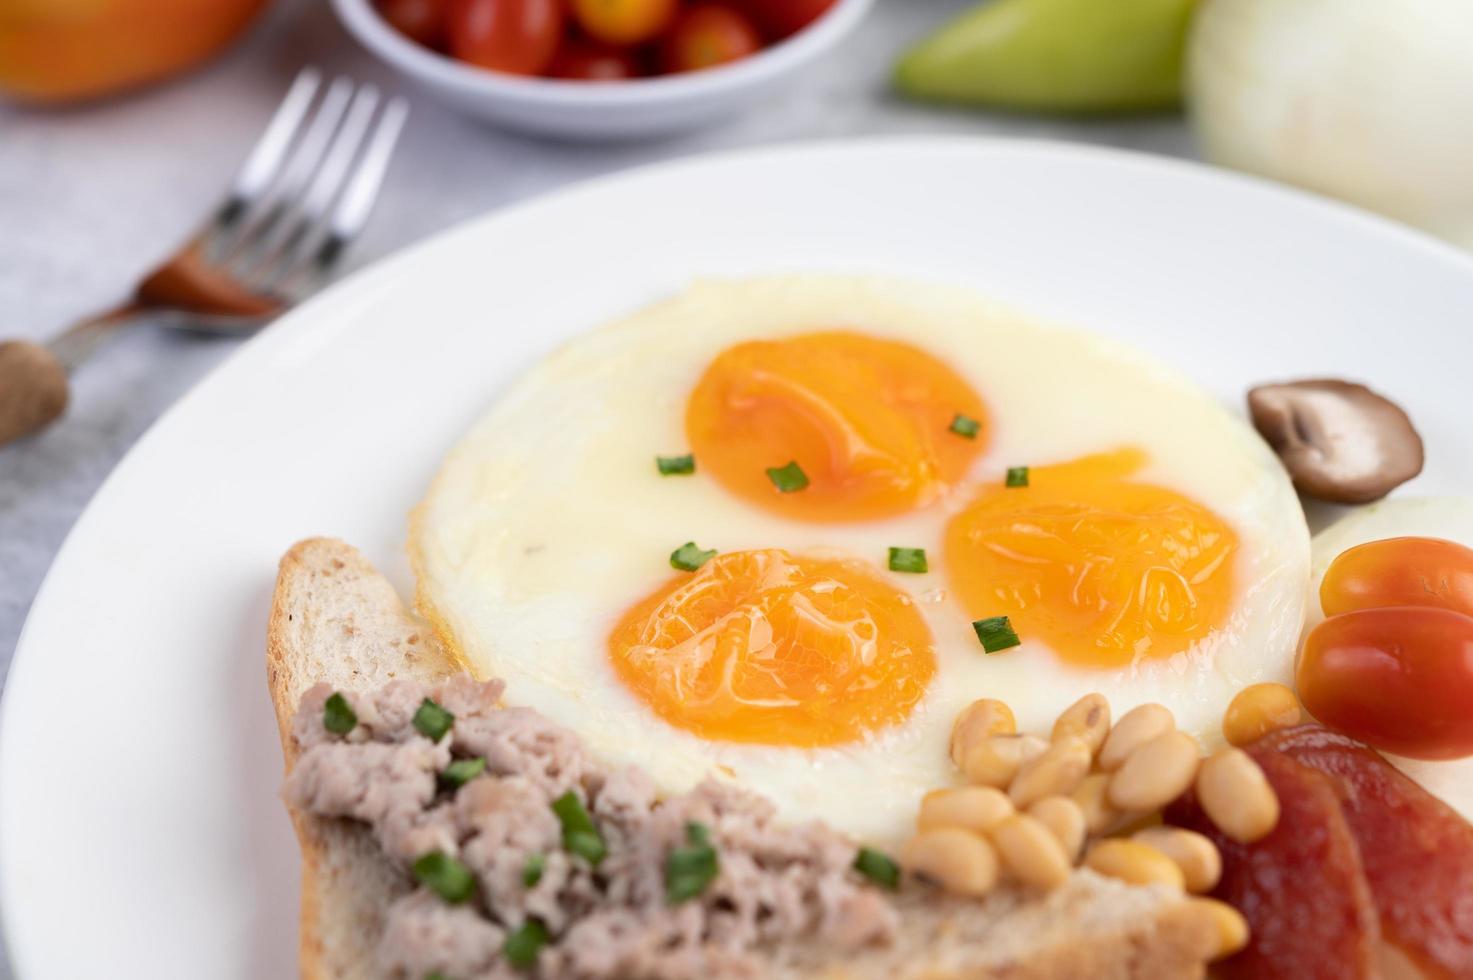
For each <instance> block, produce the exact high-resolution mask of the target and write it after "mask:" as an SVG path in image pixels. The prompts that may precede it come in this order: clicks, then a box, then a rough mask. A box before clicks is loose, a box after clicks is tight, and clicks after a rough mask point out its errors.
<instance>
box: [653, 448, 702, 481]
mask: <svg viewBox="0 0 1473 980" xmlns="http://www.w3.org/2000/svg"><path fill="white" fill-rule="evenodd" d="M655 467H656V468H657V469H658V470H659V471H660V475H661V476H690V475H691V474H692V473H694V472H695V471H696V458H695V456H693V455H690V454H689V453H687V454H686V455H684V456H656V457H655Z"/></svg>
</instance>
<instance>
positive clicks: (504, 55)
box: [446, 0, 563, 75]
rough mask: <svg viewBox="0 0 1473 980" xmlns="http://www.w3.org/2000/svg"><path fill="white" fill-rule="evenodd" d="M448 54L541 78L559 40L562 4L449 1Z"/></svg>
mask: <svg viewBox="0 0 1473 980" xmlns="http://www.w3.org/2000/svg"><path fill="white" fill-rule="evenodd" d="M446 27H447V33H448V35H449V40H450V53H451V54H453V55H454V56H455V57H457V58H459V59H460V60H461V61H466V62H469V63H470V64H473V65H476V66H478V67H481V68H490V69H491V70H492V71H501V72H508V73H510V74H513V75H540V74H541V73H542V72H543V71H544V70H546V68H547V66H548V65H549V64H550V63H551V62H552V56H553V53H554V52H555V51H556V50H557V46H558V42H559V41H560V40H561V39H562V36H563V7H562V2H561V0H450V7H449V10H448V11H447V20H446Z"/></svg>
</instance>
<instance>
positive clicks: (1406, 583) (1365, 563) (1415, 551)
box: [1320, 537, 1473, 616]
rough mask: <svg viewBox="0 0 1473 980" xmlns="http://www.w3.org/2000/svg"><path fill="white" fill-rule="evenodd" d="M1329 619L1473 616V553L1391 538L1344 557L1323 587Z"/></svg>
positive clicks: (1430, 541)
mask: <svg viewBox="0 0 1473 980" xmlns="http://www.w3.org/2000/svg"><path fill="white" fill-rule="evenodd" d="M1320 606H1321V607H1322V608H1323V609H1324V610H1325V615H1326V616H1334V615H1336V614H1338V613H1343V612H1350V611H1351V610H1353V609H1375V608H1377V607H1380V606H1431V607H1435V608H1438V609H1452V610H1454V611H1456V612H1460V613H1464V614H1466V615H1469V616H1473V548H1466V547H1464V546H1463V545H1460V544H1458V543H1456V542H1454V541H1445V540H1443V539H1442V538H1414V537H1406V538H1385V539H1383V540H1381V541H1369V542H1367V543H1365V544H1362V545H1357V546H1356V547H1354V548H1351V549H1349V550H1347V551H1344V552H1341V554H1340V556H1339V557H1337V558H1336V559H1335V560H1334V561H1333V562H1331V563H1330V567H1329V569H1328V570H1326V572H1325V577H1324V579H1323V581H1321V583H1320Z"/></svg>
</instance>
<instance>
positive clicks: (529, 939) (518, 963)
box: [501, 919, 548, 970]
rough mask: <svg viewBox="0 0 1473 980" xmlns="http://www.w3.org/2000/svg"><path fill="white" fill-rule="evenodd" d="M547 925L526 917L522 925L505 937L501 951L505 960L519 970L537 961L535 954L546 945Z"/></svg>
mask: <svg viewBox="0 0 1473 980" xmlns="http://www.w3.org/2000/svg"><path fill="white" fill-rule="evenodd" d="M547 940H548V935H547V927H546V926H544V925H543V924H542V923H541V922H538V921H537V920H536V919H528V920H527V921H526V922H523V923H522V927H521V928H520V929H518V930H517V931H516V932H513V933H511V934H509V935H508V936H507V937H506V942H505V943H504V944H502V947H501V951H502V952H503V953H504V954H506V961H507V962H508V963H510V964H511V965H512V966H514V967H516V968H517V969H519V970H525V969H526V968H527V967H529V966H532V965H533V964H535V963H536V962H537V954H538V953H540V952H542V947H543V946H546V945H547Z"/></svg>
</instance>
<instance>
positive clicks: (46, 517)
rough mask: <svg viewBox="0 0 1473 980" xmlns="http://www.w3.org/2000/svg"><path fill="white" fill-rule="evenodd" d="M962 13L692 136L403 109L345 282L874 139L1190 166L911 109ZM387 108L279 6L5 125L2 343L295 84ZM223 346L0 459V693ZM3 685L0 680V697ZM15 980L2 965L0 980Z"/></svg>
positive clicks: (173, 356) (157, 344)
mask: <svg viewBox="0 0 1473 980" xmlns="http://www.w3.org/2000/svg"><path fill="white" fill-rule="evenodd" d="M970 2H971V0H879V4H878V6H877V7H876V8H875V10H874V11H873V12H872V14H871V15H870V17H869V18H868V20H867V21H866V22H865V23H864V24H863V25H861V27H860V28H859V30H858V31H857V32H856V33H855V34H854V35H852V36H851V37H850V38H849V39H848V40H847V41H846V42H845V43H844V44H843V45H842V47H841V48H840V49H839V50H838V51H837V52H836V53H835V54H834V55H833V56H832V57H830V58H829V59H827V60H826V61H824V62H823V63H822V64H820V65H818V66H816V67H815V68H814V69H812V70H811V71H810V72H809V73H808V74H807V75H805V76H804V77H803V78H802V79H801V80H800V81H799V82H798V83H797V84H795V86H794V87H793V89H792V90H791V92H789V93H788V94H786V95H785V96H784V97H783V98H781V99H780V100H777V101H774V102H773V103H771V104H769V105H766V106H763V107H760V108H758V109H756V110H754V111H751V112H749V113H747V114H745V115H742V116H738V117H735V118H733V119H730V120H726V121H723V122H720V123H718V124H716V125H715V126H713V127H712V128H710V129H708V130H705V131H702V132H698V133H694V134H691V135H688V136H681V137H678V138H673V139H668V140H662V141H658V142H652V143H637V144H623V145H614V146H598V145H594V146H585V145H577V144H568V143H555V142H548V141H543V140H536V139H531V138H526V137H522V136H518V135H515V134H509V133H502V132H497V131H494V130H491V129H487V128H485V127H484V126H483V125H481V124H478V123H475V122H472V121H469V120H465V119H463V118H461V117H459V116H457V115H454V114H453V113H451V112H449V111H448V110H445V109H442V108H440V107H439V106H438V105H436V104H435V103H433V102H432V101H430V100H429V99H428V98H425V97H423V96H420V95H418V94H417V93H414V92H411V93H410V95H411V98H412V99H413V104H414V108H413V114H412V118H411V120H410V125H409V128H408V130H407V131H406V134H405V138H404V141H403V143H402V145H401V149H400V150H399V152H398V154H397V156H396V159H395V161H394V164H393V167H392V169H391V172H390V174H389V178H388V183H387V185H386V187H385V190H384V194H383V197H382V200H381V202H380V205H379V208H378V210H377V211H376V213H375V215H374V218H373V221H372V224H371V226H370V227H369V229H368V231H367V232H366V233H365V235H364V237H363V239H362V240H361V242H360V243H359V244H358V246H357V247H356V248H355V250H354V251H353V253H352V255H351V256H350V260H349V262H348V264H349V265H350V266H353V267H356V266H360V265H362V264H364V263H367V262H371V261H373V260H374V259H376V258H378V257H380V256H383V255H385V254H387V253H389V252H391V251H393V250H395V249H397V248H400V247H401V246H403V245H406V244H408V243H410V242H413V241H415V240H417V239H419V238H422V237H423V236H425V235H428V234H430V233H433V232H435V231H438V230H439V229H442V228H445V227H447V226H448V225H451V224H453V223H455V222H457V221H460V220H462V219H464V218H468V217H471V216H473V215H478V214H482V213H484V212H486V211H488V210H491V209H493V208H497V207H500V206H502V205H504V204H507V203H510V202H513V201H518V200H522V199H524V198H527V197H530V196H532V195H535V194H538V193H540V192H542V191H544V190H547V189H550V188H553V187H558V186H560V185H563V184H567V183H569V182H571V181H576V180H581V179H583V178H586V177H591V176H595V175H598V174H603V173H607V172H610V171H614V170H619V169H622V168H626V167H630V166H635V165H638V164H642V163H648V162H652V161H657V160H664V159H669V158H672V157H679V156H684V155H688V154H691V153H701V152H708V151H713V150H720V149H723V148H726V147H735V146H746V145H751V144H758V143H770V142H785V141H791V140H800V139H809V138H832V137H836V136H846V135H852V134H870V133H911V134H919V133H972V134H979V135H981V134H987V135H1004V136H1029V137H1048V138H1060V139H1073V140H1082V141H1088V142H1095V143H1106V144H1112V145H1117V146H1124V147H1130V148H1134V149H1139V150H1145V151H1149V152H1156V153H1166V154H1173V155H1178V156H1190V155H1192V152H1193V150H1192V142H1191V139H1190V136H1189V134H1188V133H1187V131H1186V128H1185V126H1183V124H1182V123H1181V122H1180V120H1178V119H1176V118H1172V117H1156V118H1142V119H1130V120H1108V121H1081V120H1071V121H1064V120H1052V119H1034V118H1025V117H1013V116H1006V115H989V114H981V113H960V112H954V111H947V110H938V109H931V108H925V107H918V106H914V105H909V104H905V103H902V102H899V101H897V100H895V99H893V98H892V97H891V96H890V95H889V94H888V92H887V86H886V79H887V74H888V66H889V64H890V62H891V61H892V59H893V57H894V55H895V54H896V52H898V51H899V50H900V49H901V48H902V47H903V46H904V45H905V44H906V43H907V42H908V41H910V40H911V39H914V38H917V37H920V36H921V35H922V34H924V33H926V32H927V31H928V30H930V29H931V28H932V27H934V26H935V25H937V24H939V23H940V22H942V21H943V20H944V19H945V18H947V17H948V16H950V15H951V14H952V13H953V12H955V11H957V10H959V9H962V8H964V7H965V6H967V5H969V3H970ZM307 63H315V64H318V65H322V66H324V67H326V68H327V69H329V70H330V71H334V72H337V71H341V72H347V73H351V74H352V75H354V76H355V77H358V78H360V79H365V80H373V81H376V82H378V83H379V84H380V85H381V86H382V87H383V88H385V89H389V90H399V89H401V88H403V87H404V86H403V84H402V83H401V81H400V80H399V79H398V78H397V77H396V76H394V75H393V74H391V73H389V72H388V71H387V70H385V69H384V68H382V66H380V65H379V64H378V63H377V62H376V61H374V60H373V59H372V58H371V57H370V56H368V55H367V54H366V53H365V52H363V51H362V50H361V49H359V48H358V47H357V46H356V44H355V43H354V42H353V40H352V39H351V38H349V37H348V36H347V35H346V34H345V33H344V32H343V30H342V29H341V28H340V27H339V26H338V24H337V22H336V21H335V20H334V18H333V15H332V13H331V11H330V10H329V9H328V7H327V4H326V3H325V2H322V0H281V2H280V3H279V4H278V5H277V6H276V7H275V8H274V9H273V11H272V12H271V14H270V15H269V16H268V17H267V18H266V19H265V21H264V22H263V23H261V24H260V25H258V26H257V28H256V30H254V31H253V32H252V34H251V35H250V37H249V38H248V39H247V40H246V42H245V43H243V44H241V45H240V46H239V47H237V48H236V49H235V50H233V51H232V52H231V53H230V54H229V55H228V56H227V57H225V58H224V59H222V60H221V61H219V62H217V63H215V64H214V65H212V66H211V67H209V68H208V69H206V70H204V71H203V72H199V73H196V74H194V75H191V76H188V77H187V78H185V79H183V80H181V81H179V82H176V83H173V84H170V85H167V86H164V87H161V88H156V89H154V90H152V91H149V92H146V93H144V94H142V95H138V96H134V97H130V98H126V99H121V100H116V101H111V102H107V103H103V104H99V105H96V106H90V107H85V108H78V109H68V110H65V111H59V112H39V111H28V110H24V109H15V108H6V107H0V311H3V315H0V338H3V337H10V336H19V337H25V338H30V339H35V340H42V339H45V338H46V337H48V336H49V335H51V334H52V333H54V332H56V331H57V330H58V329H60V328H61V327H63V326H64V325H66V324H67V323H68V322H69V321H71V320H73V319H74V318H76V317H79V316H81V315H84V314H86V313H88V312H90V311H94V310H96V309H99V308H102V307H104V306H106V305H108V304H110V303H113V302H116V301H117V300H118V299H119V298H120V297H121V296H122V295H123V294H124V293H125V292H126V291H127V290H128V289H129V287H130V286H131V285H132V284H133V283H134V282H135V281H136V280H137V278H138V276H139V274H140V273H142V272H144V271H145V270H146V269H147V268H148V267H149V266H150V264H151V263H152V262H153V261H156V260H157V259H158V258H160V257H162V256H164V255H166V254H167V253H168V252H169V251H170V249H171V246H173V245H174V244H175V243H176V242H177V241H178V240H179V239H180V238H181V237H182V236H183V235H184V234H185V233H186V232H187V231H188V230H189V229H190V228H191V226H192V225H193V224H194V222H195V221H197V220H198V219H199V218H200V217H201V216H202V215H203V214H205V213H206V211H207V209H208V208H209V207H210V206H211V205H212V204H213V203H214V201H215V199H216V198H217V196H218V195H219V193H220V191H221V189H222V187H223V185H224V183H225V182H226V181H227V180H228V179H229V177H230V175H231V174H232V173H233V171H234V168H235V166H236V164H237V163H238V161H239V159H240V157H241V156H242V155H243V153H244V152H245V150H246V149H247V148H248V147H249V146H250V145H251V142H252V140H253V138H254V136H255V135H256V133H257V131H258V130H259V128H260V126H261V125H262V124H263V123H264V121H265V119H266V118H268V117H269V115H270V113H271V110H272V108H273V107H274V106H275V103H276V100H277V99H278V98H280V96H281V94H282V92H283V91H284V88H285V85H286V84H287V82H289V81H290V79H291V77H292V75H293V73H294V72H295V71H296V69H297V68H298V67H300V66H301V65H303V64H307ZM236 346H238V342H236V341H222V340H216V339H202V338H197V337H190V336H185V335H181V334H175V333H172V332H165V331H161V330H157V329H153V328H141V329H135V330H133V331H131V332H130V333H126V334H124V335H123V336H121V337H119V338H118V339H117V340H115V341H114V342H112V343H111V344H110V345H109V346H107V347H105V348H104V349H103V350H102V351H100V352H99V353H98V354H97V355H96V356H95V358H94V359H93V360H92V361H90V362H89V363H88V364H86V365H85V366H84V367H83V369H82V370H81V371H80V372H79V373H78V374H77V376H76V378H75V381H74V400H73V404H72V407H71V409H70V411H69V412H68V414H67V416H66V417H65V418H64V419H63V420H62V422H61V423H60V424H58V425H57V426H55V427H54V428H53V429H52V430H50V431H49V432H47V433H46V434H45V435H44V436H41V437H39V438H35V439H32V440H29V441H27V442H24V443H21V444H18V445H15V446H11V447H9V448H5V449H0V678H3V677H4V675H5V674H6V672H7V671H8V668H9V665H10V660H11V657H12V655H13V652H14V649H15V645H16V642H17V640H18V638H19V635H20V631H21V627H22V624H23V622H24V620H25V616H26V611H27V610H28V609H29V607H30V604H31V600H32V598H33V597H34V596H35V594H36V590H37V589H38V588H39V587H40V585H41V581H42V579H43V577H44V576H45V574H46V570H47V568H48V567H49V566H50V564H51V561H52V558H53V557H54V556H55V554H56V551H57V549H58V548H59V547H60V545H61V543H62V540H63V538H65V536H66V533H67V531H68V529H69V528H70V527H71V526H72V524H73V522H74V521H75V520H76V518H77V515H78V514H80V513H81V510H82V508H83V507H84V506H86V504H87V501H88V500H89V499H90V498H91V497H92V495H93V493H94V492H95V491H96V490H97V487H98V485H99V484H100V483H101V482H102V481H103V479H104V478H105V477H106V476H107V474H108V472H109V471H110V470H111V469H112V468H113V466H114V465H115V464H116V463H117V461H118V460H119V459H120V458H121V457H122V456H123V454H124V453H125V452H127V450H128V447H129V446H131V445H132V444H133V442H134V441H135V440H137V439H138V437H139V436H140V435H142V433H143V432H144V431H145V430H146V429H147V428H148V427H149V425H150V424H152V423H153V421H154V419H156V418H157V417H158V416H159V414H160V413H162V412H163V411H164V410H165V409H167V408H168V407H169V405H170V404H172V403H173V402H174V401H175V400H176V399H177V398H178V397H179V396H180V395H181V394H183V393H184V392H185V391H186V390H187V389H188V388H190V387H191V386H192V385H194V384H195V383H196V382H198V381H199V380H200V379H201V378H203V377H204V376H205V375H206V374H207V373H208V372H209V371H210V370H211V369H212V368H214V367H215V366H216V365H217V364H219V363H220V362H221V361H223V360H224V359H225V358H227V357H229V356H230V354H231V353H232V352H233V351H234V350H235V348H236ZM0 683H3V681H0ZM5 976H8V973H7V972H6V969H5V967H4V964H3V952H0V977H5Z"/></svg>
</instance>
